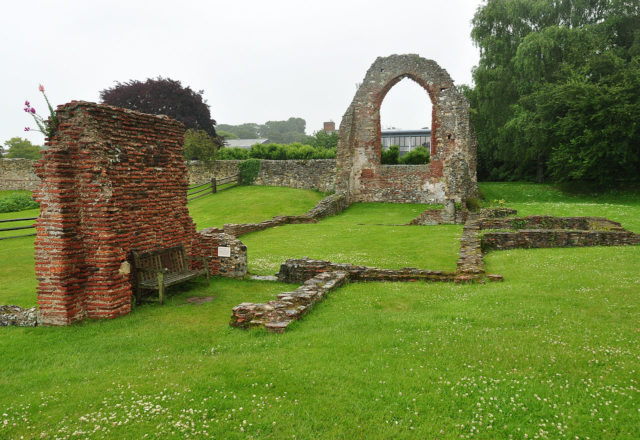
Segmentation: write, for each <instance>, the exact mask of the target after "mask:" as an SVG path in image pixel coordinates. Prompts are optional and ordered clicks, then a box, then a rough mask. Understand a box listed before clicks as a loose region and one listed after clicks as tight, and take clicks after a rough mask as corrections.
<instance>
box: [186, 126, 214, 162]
mask: <svg viewBox="0 0 640 440" xmlns="http://www.w3.org/2000/svg"><path fill="white" fill-rule="evenodd" d="M217 151H218V143H217V142H216V141H215V139H213V138H212V137H211V136H209V133H207V132H206V131H204V130H194V129H192V128H190V129H188V130H187V131H186V132H185V134H184V150H183V154H184V157H185V159H187V160H201V161H203V162H207V163H208V162H211V161H213V160H215V158H216V153H217Z"/></svg>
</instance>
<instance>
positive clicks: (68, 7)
mask: <svg viewBox="0 0 640 440" xmlns="http://www.w3.org/2000/svg"><path fill="white" fill-rule="evenodd" d="M480 3H481V0H421V1H420V0H393V1H388V0H386V1H379V0H341V1H334V0H323V1H304V0H297V1H295V0H267V1H264V0H263V1H243V0H226V1H189V0H182V1H175V0H174V1H165V0H153V1H142V0H127V1H119V0H118V1H101V0H93V1H90V0H89V1H88V0H82V1H76V0H58V1H55V2H53V1H40V0H29V1H6V2H3V3H2V13H1V14H0V41H2V44H1V45H0V60H2V66H1V67H0V75H1V81H0V115H1V117H0V143H4V141H6V140H7V139H9V138H11V137H14V136H20V137H27V138H28V139H30V140H31V141H32V142H34V143H38V144H41V143H42V142H43V136H41V135H39V134H38V133H33V132H31V133H26V132H25V131H24V127H25V126H29V125H30V126H32V127H33V126H34V124H33V122H32V120H31V119H30V118H29V117H28V115H27V114H26V113H24V112H23V110H22V108H23V103H24V101H25V100H26V99H28V100H29V101H30V102H31V104H32V105H33V106H34V107H35V108H36V109H37V110H38V112H39V113H42V114H44V113H46V112H45V110H46V107H45V104H44V99H43V98H42V96H41V95H40V94H39V92H38V84H40V83H42V84H43V85H44V86H45V87H46V90H47V94H48V96H49V99H50V100H51V102H52V104H54V106H55V105H57V104H62V103H65V102H69V101H71V100H85V101H94V102H98V101H99V92H100V90H102V89H104V88H108V87H111V86H113V85H114V83H115V82H116V81H120V82H125V81H128V80H130V79H138V80H145V79H146V78H149V77H157V76H163V77H169V78H172V79H175V80H179V81H181V82H182V84H183V86H190V87H191V88H192V89H193V90H204V97H205V99H206V100H207V103H208V104H209V106H210V108H211V115H212V117H213V119H215V120H216V121H217V122H218V123H226V124H240V123H244V122H256V123H264V122H265V121H267V120H282V119H287V118H289V117H291V116H295V117H301V118H304V119H305V120H306V121H307V133H309V134H311V133H313V132H314V131H316V130H318V129H320V128H321V127H322V122H323V121H329V120H333V121H335V123H336V126H338V125H339V124H340V120H341V118H342V115H343V113H344V112H345V110H346V109H347V107H348V105H349V104H350V102H351V100H352V98H353V95H354V94H355V92H356V84H357V83H359V82H361V81H362V79H363V78H364V75H365V73H366V71H367V69H368V68H369V66H370V65H371V64H372V63H373V62H374V60H375V59H376V57H378V56H388V55H391V54H394V53H396V54H404V53H415V54H418V55H420V56H422V57H424V58H430V59H433V60H435V61H436V62H437V63H438V64H440V66H441V67H443V68H444V69H446V70H447V71H448V72H449V74H450V75H451V77H452V78H453V80H454V82H455V83H456V84H470V83H471V70H472V68H473V66H475V65H476V64H477V63H478V50H477V48H475V47H474V46H473V44H472V42H471V38H470V32H471V19H472V17H473V14H474V13H475V11H476V9H477V8H478V6H479V5H480ZM427 102H428V97H427V94H426V92H424V91H423V90H422V89H421V88H419V87H418V86H417V85H416V84H415V83H413V82H412V81H410V80H407V79H405V80H403V81H401V82H400V83H398V85H396V86H395V87H394V88H393V89H391V91H390V92H389V94H388V95H387V97H386V98H385V100H384V102H383V105H382V118H381V119H382V125H383V128H386V127H392V126H393V127H397V128H420V127H424V126H428V125H429V124H430V119H431V118H430V115H429V114H428V112H430V107H427Z"/></svg>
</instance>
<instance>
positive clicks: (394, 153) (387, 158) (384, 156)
mask: <svg viewBox="0 0 640 440" xmlns="http://www.w3.org/2000/svg"><path fill="white" fill-rule="evenodd" d="M399 157H400V147H398V146H397V145H391V146H390V147H389V149H388V150H382V153H381V154H380V163H382V164H383V165H397V164H398V159H399Z"/></svg>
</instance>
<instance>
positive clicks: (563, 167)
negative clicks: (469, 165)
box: [466, 0, 640, 183]
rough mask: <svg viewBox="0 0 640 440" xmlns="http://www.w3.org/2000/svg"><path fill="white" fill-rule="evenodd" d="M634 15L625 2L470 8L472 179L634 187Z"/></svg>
mask: <svg viewBox="0 0 640 440" xmlns="http://www.w3.org/2000/svg"><path fill="white" fill-rule="evenodd" d="M639 13H640V3H639V2H637V1H628V0H488V1H487V2H486V4H484V5H483V6H481V7H480V8H479V9H478V11H477V12H476V15H475V17H474V20H473V25H474V29H473V31H472V37H473V39H474V41H475V43H476V45H477V46H478V47H479V48H480V63H479V65H478V66H477V67H476V68H475V70H474V81H475V88H474V89H468V90H466V94H467V96H468V97H469V98H470V102H471V106H472V117H473V120H474V125H475V127H476V131H477V133H478V140H479V150H478V161H479V170H478V171H479V176H480V178H484V179H487V178H488V179H522V178H529V179H533V178H535V179H537V180H539V181H541V180H543V179H544V178H545V177H551V178H553V179H554V180H589V181H595V182H599V183H607V182H608V183H612V181H613V180H616V179H622V180H632V179H633V178H634V176H635V177H636V178H637V172H634V171H633V166H634V165H633V164H635V163H637V159H638V156H639V154H640V153H639V152H638V133H637V132H638V130H639V129H640V127H638V124H634V123H633V122H632V119H633V116H634V115H635V111H634V109H636V108H638V106H639V105H640V102H639V101H638V93H637V92H636V91H635V90H637V89H634V87H635V82H634V78H637V64H638V55H639V54H640V32H639V29H640V22H639V19H638V17H639ZM607 115H609V118H607ZM612 115H616V118H615V119H612V118H611V116H612ZM589 133H592V134H589Z"/></svg>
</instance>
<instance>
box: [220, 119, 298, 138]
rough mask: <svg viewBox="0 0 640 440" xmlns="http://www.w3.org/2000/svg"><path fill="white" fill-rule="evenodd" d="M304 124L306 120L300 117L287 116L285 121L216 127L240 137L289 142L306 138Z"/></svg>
mask: <svg viewBox="0 0 640 440" xmlns="http://www.w3.org/2000/svg"><path fill="white" fill-rule="evenodd" d="M306 125H307V123H306V121H305V120H304V119H302V118H289V119H287V120H286V121H267V122H265V123H264V124H255V123H252V122H249V123H245V124H240V125H230V124H220V125H218V128H219V129H221V130H224V131H225V132H228V133H233V134H234V135H236V136H238V138H240V139H258V138H265V139H269V140H270V141H271V142H275V143H281V144H291V143H294V142H304V141H306V140H307V136H306V134H305V127H306Z"/></svg>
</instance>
